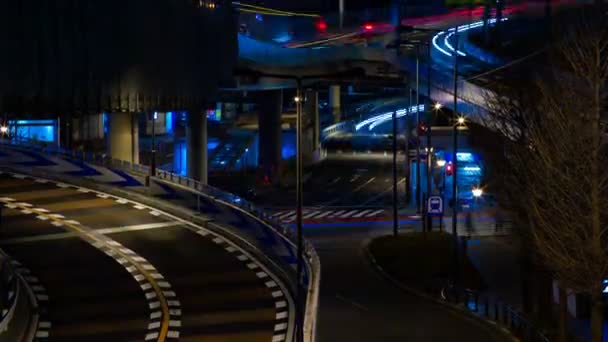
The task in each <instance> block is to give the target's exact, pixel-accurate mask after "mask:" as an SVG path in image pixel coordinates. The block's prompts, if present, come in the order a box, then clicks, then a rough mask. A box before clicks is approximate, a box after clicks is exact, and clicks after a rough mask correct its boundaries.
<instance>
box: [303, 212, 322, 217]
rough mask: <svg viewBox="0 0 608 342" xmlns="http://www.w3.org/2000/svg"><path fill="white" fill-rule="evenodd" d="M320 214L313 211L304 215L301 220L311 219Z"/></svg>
mask: <svg viewBox="0 0 608 342" xmlns="http://www.w3.org/2000/svg"><path fill="white" fill-rule="evenodd" d="M320 212H321V211H320V210H314V211H311V212H309V213H307V214H306V215H302V218H303V219H307V218H311V217H312V216H315V215H317V214H319V213H320Z"/></svg>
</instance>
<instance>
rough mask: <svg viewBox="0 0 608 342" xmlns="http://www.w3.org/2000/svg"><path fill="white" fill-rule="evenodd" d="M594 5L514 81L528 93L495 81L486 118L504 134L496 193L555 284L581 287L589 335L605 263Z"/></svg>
mask: <svg viewBox="0 0 608 342" xmlns="http://www.w3.org/2000/svg"><path fill="white" fill-rule="evenodd" d="M600 13H601V12H597V11H596V12H595V13H593V14H585V15H582V16H581V17H579V18H578V20H576V22H575V23H573V24H572V25H568V26H567V30H566V29H565V30H564V31H563V32H561V34H560V35H559V36H560V37H562V40H561V42H560V43H558V44H557V46H556V47H555V49H554V50H553V52H554V56H555V57H554V58H552V63H551V65H550V67H549V69H550V70H549V71H548V72H546V71H547V70H544V71H543V72H541V73H540V74H539V77H537V79H536V82H535V83H534V84H532V85H528V86H526V87H524V89H526V90H529V91H531V94H534V95H533V96H526V95H524V94H519V96H516V97H512V96H509V95H513V94H514V93H516V92H517V90H511V92H510V93H508V94H501V93H500V90H499V92H498V94H499V95H497V96H495V97H493V98H492V99H490V100H489V102H490V107H491V108H492V110H491V113H490V115H489V116H488V118H487V119H488V126H491V127H494V128H495V129H497V130H498V131H499V132H500V133H502V135H503V136H504V137H505V141H506V144H505V154H504V158H503V159H502V162H503V163H505V165H504V167H503V169H504V170H506V171H507V172H503V173H501V174H500V177H501V178H502V179H501V182H502V183H503V187H502V189H503V193H504V195H505V196H506V197H507V199H508V202H509V203H510V204H511V206H512V207H514V208H516V209H517V210H518V211H519V212H520V214H522V216H523V217H525V219H526V220H527V222H528V226H529V228H530V229H529V234H530V235H529V236H530V237H531V239H532V241H533V243H534V246H535V247H536V251H537V253H538V255H540V257H542V260H543V261H544V263H545V264H546V265H547V266H548V267H549V269H550V270H551V271H552V273H553V274H554V277H555V278H556V279H557V280H558V281H559V283H560V285H561V286H562V287H564V288H568V289H570V290H571V291H573V292H575V293H583V294H586V295H588V296H589V297H590V299H591V335H592V341H597V342H599V341H602V322H603V309H604V306H603V300H602V290H603V286H602V283H603V280H604V279H605V278H606V276H607V273H608V244H607V243H608V236H607V235H606V234H607V232H608V168H607V167H606V165H607V162H608V137H607V133H608V132H607V126H606V119H607V117H608V113H607V110H606V109H607V106H606V97H607V95H608V84H607V82H608V24H607V23H608V20H606V18H605V15H604V14H603V13H601V14H600Z"/></svg>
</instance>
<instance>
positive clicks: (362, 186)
mask: <svg viewBox="0 0 608 342" xmlns="http://www.w3.org/2000/svg"><path fill="white" fill-rule="evenodd" d="M375 179H376V177H372V178H370V179H369V180H368V181H367V182H365V183H363V184H361V185H359V186H358V187H356V188H354V189H353V191H352V192H357V191H359V190H361V189H363V188H364V187H365V186H366V185H368V184H369V183H371V182H373V181H374V180H375Z"/></svg>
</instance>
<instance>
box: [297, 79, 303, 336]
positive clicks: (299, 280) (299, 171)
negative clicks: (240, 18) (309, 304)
mask: <svg viewBox="0 0 608 342" xmlns="http://www.w3.org/2000/svg"><path fill="white" fill-rule="evenodd" d="M297 84H298V88H297V92H296V100H297V101H296V126H297V127H296V217H297V226H296V230H297V232H296V233H297V240H298V241H297V253H298V265H297V272H296V276H297V280H296V284H297V305H296V342H303V341H304V310H303V309H304V308H303V304H304V302H303V300H304V291H303V288H302V271H303V265H302V262H303V255H302V254H303V241H302V81H301V80H300V79H299V78H298V79H297Z"/></svg>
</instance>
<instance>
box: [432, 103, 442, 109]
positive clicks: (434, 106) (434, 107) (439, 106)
mask: <svg viewBox="0 0 608 342" xmlns="http://www.w3.org/2000/svg"><path fill="white" fill-rule="evenodd" d="M442 107H443V105H442V104H441V103H439V102H437V103H435V104H434V105H433V109H435V110H440V109H441V108H442Z"/></svg>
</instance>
